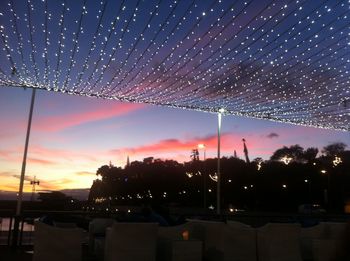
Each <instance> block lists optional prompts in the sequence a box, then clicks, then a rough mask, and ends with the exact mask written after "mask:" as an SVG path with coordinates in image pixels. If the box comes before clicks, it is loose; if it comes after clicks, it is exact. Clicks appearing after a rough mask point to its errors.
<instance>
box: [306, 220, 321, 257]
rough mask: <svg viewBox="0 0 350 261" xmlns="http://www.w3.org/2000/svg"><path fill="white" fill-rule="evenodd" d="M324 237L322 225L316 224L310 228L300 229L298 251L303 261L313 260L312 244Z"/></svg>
mask: <svg viewBox="0 0 350 261" xmlns="http://www.w3.org/2000/svg"><path fill="white" fill-rule="evenodd" d="M323 236H324V224H322V223H321V224H317V225H316V226H312V227H305V228H301V230H300V250H301V256H302V258H303V260H314V256H313V242H314V241H315V240H318V239H322V237H323Z"/></svg>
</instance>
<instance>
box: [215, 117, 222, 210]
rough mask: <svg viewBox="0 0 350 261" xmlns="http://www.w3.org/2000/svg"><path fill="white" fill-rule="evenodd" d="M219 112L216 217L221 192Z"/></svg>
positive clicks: (219, 124)
mask: <svg viewBox="0 0 350 261" xmlns="http://www.w3.org/2000/svg"><path fill="white" fill-rule="evenodd" d="M221 116H222V114H221V112H219V113H218V169H217V176H218V182H217V189H216V213H217V214H218V215H220V214H221V205H220V203H221V200H220V198H221V191H220V188H221V186H220V183H221V173H220V138H221V137H220V136H221Z"/></svg>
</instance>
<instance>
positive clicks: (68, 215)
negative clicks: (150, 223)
mask: <svg viewBox="0 0 350 261" xmlns="http://www.w3.org/2000/svg"><path fill="white" fill-rule="evenodd" d="M116 209H117V211H116ZM139 211H140V207H131V206H122V207H114V208H112V209H109V211H80V210H79V211H78V210H77V211H47V210H45V211H43V210H26V211H23V214H22V216H21V217H20V218H19V222H20V226H19V229H20V230H19V238H18V242H17V245H19V246H21V245H22V244H23V239H24V234H26V236H27V237H28V235H29V239H28V238H27V240H26V242H25V243H27V244H28V242H29V243H32V237H33V233H32V232H33V230H31V231H28V230H26V229H25V228H26V227H28V225H30V224H34V220H35V219H37V218H40V217H43V216H44V215H48V216H51V217H53V218H54V219H55V220H59V221H63V222H64V221H65V222H74V223H76V224H77V225H78V226H80V227H83V228H85V229H86V230H87V228H88V223H89V221H90V220H91V219H93V218H96V217H110V218H115V219H118V218H119V217H121V216H124V217H125V215H126V217H127V215H131V214H133V213H137V212H139ZM122 213H123V214H122ZM14 214H15V213H14V211H13V210H0V219H2V222H1V231H0V233H1V234H0V235H1V237H0V239H1V240H2V241H1V240H0V244H7V245H11V244H12V240H13V225H14V219H15V215H14ZM170 215H171V216H175V217H180V216H185V217H186V218H197V219H206V220H216V221H219V220H220V221H226V220H234V221H238V222H242V223H245V224H248V225H251V226H253V227H259V226H262V225H264V224H266V223H269V222H282V223H284V222H299V223H301V224H302V225H305V224H306V225H307V224H311V223H315V224H316V223H318V222H348V221H350V215H348V214H327V213H319V214H315V213H310V214H297V213H271V212H234V213H230V212H229V211H228V212H226V213H224V214H222V215H220V216H218V215H215V213H210V212H209V213H208V212H204V211H200V210H199V209H195V208H172V209H170ZM5 219H7V222H4V220H5ZM6 223H7V225H6ZM5 226H6V227H5ZM29 232H31V234H29Z"/></svg>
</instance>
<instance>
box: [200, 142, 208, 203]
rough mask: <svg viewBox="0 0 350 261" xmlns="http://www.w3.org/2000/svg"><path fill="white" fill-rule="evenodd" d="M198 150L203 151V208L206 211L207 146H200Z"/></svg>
mask: <svg viewBox="0 0 350 261" xmlns="http://www.w3.org/2000/svg"><path fill="white" fill-rule="evenodd" d="M198 149H203V207H204V210H206V209H207V173H206V167H205V164H206V163H205V160H206V158H205V144H203V143H201V144H198Z"/></svg>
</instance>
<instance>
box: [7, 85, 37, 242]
mask: <svg viewBox="0 0 350 261" xmlns="http://www.w3.org/2000/svg"><path fill="white" fill-rule="evenodd" d="M35 91H36V89H35V88H33V89H32V99H31V103H30V109H29V117H28V125H27V134H26V141H25V145H24V153H23V162H22V169H21V179H20V183H19V191H18V199H17V207H16V216H15V224H14V227H13V237H12V245H13V246H14V247H15V246H17V240H18V232H19V221H20V216H21V213H22V211H21V210H22V198H23V184H24V176H25V173H26V164H27V153H28V145H29V136H30V129H31V126H32V117H33V109H34V102H35Z"/></svg>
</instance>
